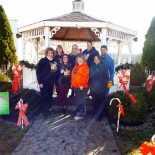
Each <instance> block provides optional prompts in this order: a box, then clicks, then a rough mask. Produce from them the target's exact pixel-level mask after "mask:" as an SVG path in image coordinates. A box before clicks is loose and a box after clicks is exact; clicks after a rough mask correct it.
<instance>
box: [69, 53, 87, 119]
mask: <svg viewBox="0 0 155 155" xmlns="http://www.w3.org/2000/svg"><path fill="white" fill-rule="evenodd" d="M88 80H89V67H88V65H87V63H86V62H85V59H84V58H83V56H81V55H79V56H77V58H76V64H75V66H74V68H73V70H72V76H71V84H72V86H73V87H74V91H75V98H76V102H77V109H76V110H77V115H76V116H75V117H74V119H75V120H79V119H82V118H83V117H84V108H85V97H86V94H87V91H88Z"/></svg>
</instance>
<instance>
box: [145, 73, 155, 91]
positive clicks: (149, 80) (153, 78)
mask: <svg viewBox="0 0 155 155" xmlns="http://www.w3.org/2000/svg"><path fill="white" fill-rule="evenodd" d="M154 81H155V76H154V75H150V76H149V77H148V78H147V81H146V82H147V87H146V91H148V92H150V91H151V89H152V86H153V84H154Z"/></svg>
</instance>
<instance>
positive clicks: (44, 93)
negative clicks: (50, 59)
mask: <svg viewBox="0 0 155 155" xmlns="http://www.w3.org/2000/svg"><path fill="white" fill-rule="evenodd" d="M53 87H54V84H43V88H41V89H40V90H41V103H42V104H44V105H45V106H44V108H43V112H44V113H46V112H49V109H51V107H52V95H53Z"/></svg>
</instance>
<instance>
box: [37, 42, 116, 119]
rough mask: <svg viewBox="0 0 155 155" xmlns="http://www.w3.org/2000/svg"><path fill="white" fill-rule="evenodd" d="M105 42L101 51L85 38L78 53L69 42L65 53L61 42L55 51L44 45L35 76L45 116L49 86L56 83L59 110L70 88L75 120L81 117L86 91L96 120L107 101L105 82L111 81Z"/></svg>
mask: <svg viewBox="0 0 155 155" xmlns="http://www.w3.org/2000/svg"><path fill="white" fill-rule="evenodd" d="M107 52H108V49H107V46H106V45H102V46H101V55H100V54H99V52H98V51H97V50H96V49H95V47H93V45H92V42H91V41H88V42H87V49H86V50H84V51H83V52H82V53H79V49H78V46H77V45H76V44H73V45H72V51H71V53H70V54H69V55H67V54H65V53H64V51H63V48H62V46H61V45H58V46H57V48H56V52H55V50H54V49H53V48H51V47H48V48H46V49H45V58H42V59H40V61H39V62H38V65H37V70H36V74H37V79H38V83H39V87H40V90H41V100H42V104H46V106H45V107H46V109H44V114H45V117H48V116H49V114H50V110H51V106H52V94H53V88H54V86H56V91H57V94H58V101H59V107H60V112H61V113H66V112H67V109H66V106H67V95H68V92H69V89H70V88H71V90H72V91H71V92H72V93H71V96H70V97H74V95H75V101H76V104H77V107H76V109H75V111H76V116H75V117H74V119H75V120H79V119H82V118H84V110H85V99H86V96H87V93H88V92H89V95H90V96H92V103H93V105H94V110H93V112H92V115H91V116H92V117H93V118H95V119H96V120H98V121H100V120H101V118H102V116H103V113H104V111H105V108H106V105H107V103H108V92H109V88H110V87H109V85H108V83H109V82H111V83H112V84H114V60H113V59H112V58H111V56H110V55H108V53H107Z"/></svg>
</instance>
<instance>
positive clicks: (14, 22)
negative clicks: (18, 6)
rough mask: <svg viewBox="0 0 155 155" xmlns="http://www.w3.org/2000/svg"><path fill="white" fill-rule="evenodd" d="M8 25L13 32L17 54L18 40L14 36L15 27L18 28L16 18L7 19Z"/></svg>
mask: <svg viewBox="0 0 155 155" xmlns="http://www.w3.org/2000/svg"><path fill="white" fill-rule="evenodd" d="M9 22H10V26H11V29H12V32H13V38H14V44H15V47H16V55H17V56H18V40H17V38H16V34H17V28H18V20H17V19H9Z"/></svg>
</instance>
